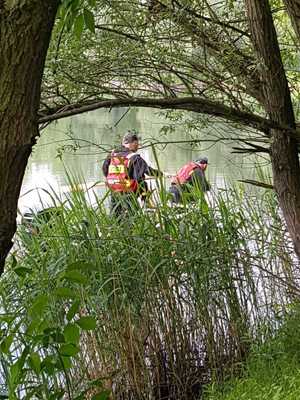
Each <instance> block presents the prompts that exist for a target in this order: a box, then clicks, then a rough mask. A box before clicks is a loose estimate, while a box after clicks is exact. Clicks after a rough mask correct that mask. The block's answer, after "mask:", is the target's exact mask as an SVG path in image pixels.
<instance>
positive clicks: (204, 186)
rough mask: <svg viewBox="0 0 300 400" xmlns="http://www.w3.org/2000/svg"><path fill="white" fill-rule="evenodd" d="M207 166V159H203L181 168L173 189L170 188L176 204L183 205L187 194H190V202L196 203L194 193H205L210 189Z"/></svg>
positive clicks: (172, 185) (173, 181)
mask: <svg viewBox="0 0 300 400" xmlns="http://www.w3.org/2000/svg"><path fill="white" fill-rule="evenodd" d="M207 164H208V159H207V157H202V158H200V159H198V160H196V161H191V162H189V163H187V164H186V165H184V166H183V167H181V168H180V170H179V171H178V173H177V174H176V176H175V178H174V179H173V180H172V181H171V187H170V188H169V192H170V193H171V195H172V201H173V202H174V203H181V202H182V201H183V196H184V194H186V193H187V194H190V196H189V201H195V196H194V195H193V192H196V191H197V190H200V191H201V192H203V193H204V192H206V191H208V190H209V189H210V185H209V183H208V181H207V180H206V177H205V170H206V168H207Z"/></svg>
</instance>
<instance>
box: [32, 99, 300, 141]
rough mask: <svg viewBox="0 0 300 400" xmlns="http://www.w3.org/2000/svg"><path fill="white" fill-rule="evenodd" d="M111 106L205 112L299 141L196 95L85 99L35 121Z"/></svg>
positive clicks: (248, 115) (260, 119)
mask: <svg viewBox="0 0 300 400" xmlns="http://www.w3.org/2000/svg"><path fill="white" fill-rule="evenodd" d="M114 107H152V108H159V109H173V110H185V111H193V112H195V113H199V114H208V115H213V116H215V117H220V118H223V119H226V120H228V121H231V122H235V123H239V124H242V125H246V126H251V127H253V128H255V129H257V130H259V131H261V132H263V133H264V134H265V135H266V136H269V130H270V129H272V128H276V129H279V130H284V131H286V132H289V134H290V135H291V136H293V137H295V138H297V139H298V140H299V141H300V132H299V131H297V130H296V129H292V128H291V127H289V126H286V125H282V124H279V123H278V122H275V121H271V120H269V119H266V118H263V117H261V116H259V115H256V114H252V113H249V112H245V111H241V110H238V109H235V108H231V107H228V106H224V105H223V104H221V103H218V102H213V101H210V100H207V99H202V98H199V97H184V98H146V97H134V98H123V99H102V100H100V101H98V102H86V103H81V104H70V105H64V106H62V107H59V108H55V109H52V110H51V111H49V110H48V109H47V110H44V114H43V113H41V114H42V115H41V116H40V118H39V124H43V123H46V122H50V121H55V120H58V119H61V118H66V117H70V116H72V115H77V114H83V113H85V112H89V111H93V110H98V109H100V108H114Z"/></svg>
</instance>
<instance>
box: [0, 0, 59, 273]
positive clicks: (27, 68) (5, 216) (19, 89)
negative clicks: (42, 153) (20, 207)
mask: <svg viewBox="0 0 300 400" xmlns="http://www.w3.org/2000/svg"><path fill="white" fill-rule="evenodd" d="M58 3H59V0H15V1H4V0H0V113H1V118H0V273H2V272H3V268H4V262H5V258H6V256H7V254H8V252H9V250H10V249H11V247H12V244H13V243H12V238H13V235H14V233H15V230H16V216H17V203H18V198H19V194H20V189H21V184H22V179H23V175H24V172H25V168H26V165H27V161H28V157H29V155H30V154H31V150H32V146H33V144H34V143H35V138H36V137H37V136H38V121H37V117H38V116H37V112H38V108H39V103H40V90H41V81H42V74H43V69H44V62H45V57H46V54H47V49H48V45H49V40H50V36H51V31H52V27H53V24H54V19H55V15H56V11H57V7H58Z"/></svg>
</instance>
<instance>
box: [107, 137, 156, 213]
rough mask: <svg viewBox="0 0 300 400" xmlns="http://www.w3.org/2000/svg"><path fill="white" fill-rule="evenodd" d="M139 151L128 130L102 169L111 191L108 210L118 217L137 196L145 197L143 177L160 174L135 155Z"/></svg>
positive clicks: (130, 205)
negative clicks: (119, 145)
mask: <svg viewBox="0 0 300 400" xmlns="http://www.w3.org/2000/svg"><path fill="white" fill-rule="evenodd" d="M138 148H139V138H138V136H137V134H136V133H134V132H131V131H129V132H127V133H126V134H125V135H124V137H123V140H122V146H121V148H120V149H116V150H113V151H112V152H111V154H110V155H109V156H108V157H107V158H106V160H105V161H104V163H103V166H102V171H103V174H104V176H105V178H106V185H107V186H108V188H109V189H110V190H111V211H112V213H114V214H115V215H117V216H118V215H120V214H122V213H123V212H124V211H130V210H132V209H134V206H135V205H137V199H138V197H141V198H142V199H144V198H145V193H146V192H147V191H148V186H147V182H146V181H145V178H146V177H145V175H149V176H162V175H163V173H162V172H160V171H158V170H156V169H154V168H152V167H150V166H149V165H148V164H147V163H146V161H145V160H144V159H143V158H142V157H141V156H140V155H139V154H137V150H138Z"/></svg>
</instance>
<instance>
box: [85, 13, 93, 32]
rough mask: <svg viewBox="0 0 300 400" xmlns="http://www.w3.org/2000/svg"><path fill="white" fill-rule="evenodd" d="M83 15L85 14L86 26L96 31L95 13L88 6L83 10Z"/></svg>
mask: <svg viewBox="0 0 300 400" xmlns="http://www.w3.org/2000/svg"><path fill="white" fill-rule="evenodd" d="M83 16H84V22H85V26H86V27H87V28H88V29H89V30H90V31H91V32H92V33H95V18H94V14H93V13H92V12H91V11H90V10H88V9H87V8H85V9H84V10H83Z"/></svg>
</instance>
